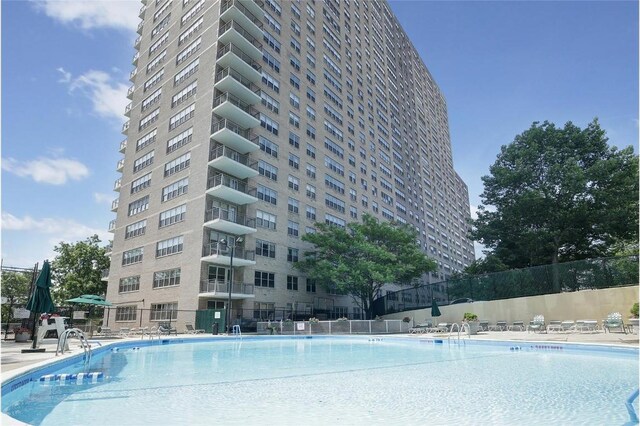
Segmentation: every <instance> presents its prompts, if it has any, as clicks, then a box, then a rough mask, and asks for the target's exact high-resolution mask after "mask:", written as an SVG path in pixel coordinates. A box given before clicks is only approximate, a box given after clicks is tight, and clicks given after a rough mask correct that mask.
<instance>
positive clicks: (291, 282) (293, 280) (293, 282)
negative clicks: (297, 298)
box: [287, 275, 298, 291]
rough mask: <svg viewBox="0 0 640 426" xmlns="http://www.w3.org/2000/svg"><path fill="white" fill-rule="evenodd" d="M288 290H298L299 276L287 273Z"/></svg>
mask: <svg viewBox="0 0 640 426" xmlns="http://www.w3.org/2000/svg"><path fill="white" fill-rule="evenodd" d="M287 290H295V291H297V290H298V277H294V276H291V275H287Z"/></svg>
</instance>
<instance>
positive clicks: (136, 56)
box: [131, 52, 140, 65]
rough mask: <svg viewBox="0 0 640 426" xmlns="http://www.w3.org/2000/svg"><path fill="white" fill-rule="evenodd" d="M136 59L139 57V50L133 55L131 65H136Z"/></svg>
mask: <svg viewBox="0 0 640 426" xmlns="http://www.w3.org/2000/svg"><path fill="white" fill-rule="evenodd" d="M138 59H140V52H136V54H135V55H133V60H132V61H131V63H132V64H133V65H138Z"/></svg>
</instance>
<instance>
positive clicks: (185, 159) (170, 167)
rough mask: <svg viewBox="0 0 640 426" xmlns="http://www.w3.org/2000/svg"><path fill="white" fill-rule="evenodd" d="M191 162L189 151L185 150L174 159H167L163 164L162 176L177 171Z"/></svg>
mask: <svg viewBox="0 0 640 426" xmlns="http://www.w3.org/2000/svg"><path fill="white" fill-rule="evenodd" d="M190 163H191V152H187V153H186V154H184V155H181V156H180V157H178V158H176V159H175V160H172V161H169V162H168V163H167V164H165V165H164V177H167V176H171V175H172V174H174V173H178V172H179V171H182V170H184V169H186V168H187V167H189V164H190Z"/></svg>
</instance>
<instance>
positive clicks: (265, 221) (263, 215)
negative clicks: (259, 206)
mask: <svg viewBox="0 0 640 426" xmlns="http://www.w3.org/2000/svg"><path fill="white" fill-rule="evenodd" d="M256 226H257V227H259V228H267V229H276V215H273V214H271V213H267V212H263V211H262V210H256Z"/></svg>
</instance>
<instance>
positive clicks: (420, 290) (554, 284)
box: [373, 256, 638, 315]
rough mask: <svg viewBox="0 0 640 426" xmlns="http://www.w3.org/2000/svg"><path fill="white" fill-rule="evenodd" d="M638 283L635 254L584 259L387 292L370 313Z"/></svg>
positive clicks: (376, 313)
mask: <svg viewBox="0 0 640 426" xmlns="http://www.w3.org/2000/svg"><path fill="white" fill-rule="evenodd" d="M629 285H638V256H624V257H613V258H601V259H585V260H577V261H574V262H565V263H559V264H556V265H541V266H533V267H530V268H524V269H513V270H509V271H503V272H495V273H491V274H484V275H477V276H472V277H464V278H458V279H451V280H448V281H443V282H439V283H434V284H426V285H422V286H419V287H413V288H407V289H404V290H400V291H397V292H393V293H389V294H387V295H385V296H383V297H380V298H378V299H376V300H375V301H374V303H373V314H374V315H385V314H389V313H394V312H403V311H408V310H414V309H424V308H430V307H431V300H432V298H435V300H436V302H437V303H438V305H448V304H450V303H452V302H453V303H456V302H457V301H461V300H462V301H465V300H466V299H471V300H474V301H488V300H500V299H511V298H515V297H527V296H539V295H544V294H553V293H558V292H572V291H578V290H588V289H602V288H610V287H623V286H629Z"/></svg>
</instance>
